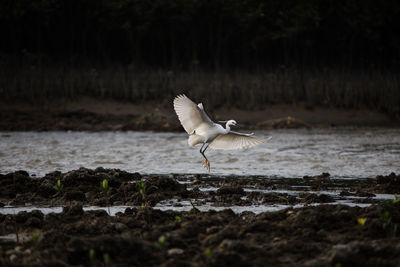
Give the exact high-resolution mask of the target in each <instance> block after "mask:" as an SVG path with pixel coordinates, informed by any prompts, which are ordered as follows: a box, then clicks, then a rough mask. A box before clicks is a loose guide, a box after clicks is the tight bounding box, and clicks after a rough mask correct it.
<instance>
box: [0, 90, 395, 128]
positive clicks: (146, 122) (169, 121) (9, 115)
mask: <svg viewBox="0 0 400 267" xmlns="http://www.w3.org/2000/svg"><path fill="white" fill-rule="evenodd" d="M206 110H207V112H208V113H209V115H210V116H211V118H213V119H214V120H227V119H231V118H234V119H235V120H237V121H239V122H240V123H241V124H243V125H247V128H249V129H256V130H271V129H281V128H315V127H317V128H320V127H331V126H372V127H378V126H379V127H400V121H399V120H398V118H397V119H396V118H392V117H390V116H388V115H387V114H384V113H381V112H378V111H373V110H368V109H344V108H334V107H318V106H316V107H310V106H307V105H305V104H301V103H298V104H296V105H286V104H281V105H273V106H268V107H265V108H264V109H260V110H241V109H237V108H229V107H225V106H221V107H218V108H215V109H214V108H211V107H207V106H206ZM66 130H72V131H117V130H118V131H148V130H151V131H161V132H166V131H183V129H182V127H181V126H180V123H179V121H178V119H177V117H176V115H175V112H174V110H173V108H172V99H171V100H170V101H166V102H165V103H157V102H148V103H143V104H135V103H129V102H123V101H116V100H112V99H93V98H85V97H82V98H80V99H75V100H74V101H72V100H53V101H50V100H49V101H44V102H43V103H39V102H38V103H4V102H2V103H0V131H66Z"/></svg>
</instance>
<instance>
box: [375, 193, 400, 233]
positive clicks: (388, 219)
mask: <svg viewBox="0 0 400 267" xmlns="http://www.w3.org/2000/svg"><path fill="white" fill-rule="evenodd" d="M399 202H400V197H399V196H398V195H397V194H395V195H394V199H389V200H385V201H384V202H383V207H384V209H385V211H384V212H382V213H381V214H380V219H381V222H382V228H383V229H384V230H388V231H389V232H391V233H392V234H394V235H396V233H397V230H398V225H397V224H395V223H393V220H392V214H391V211H392V210H393V209H394V208H395V204H397V203H399Z"/></svg>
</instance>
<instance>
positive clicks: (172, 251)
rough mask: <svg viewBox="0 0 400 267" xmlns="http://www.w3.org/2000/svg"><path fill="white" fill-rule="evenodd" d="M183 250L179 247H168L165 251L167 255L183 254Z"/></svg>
mask: <svg viewBox="0 0 400 267" xmlns="http://www.w3.org/2000/svg"><path fill="white" fill-rule="evenodd" d="M183 252H184V250H183V249H181V248H170V249H168V251H167V254H168V256H174V255H180V254H183Z"/></svg>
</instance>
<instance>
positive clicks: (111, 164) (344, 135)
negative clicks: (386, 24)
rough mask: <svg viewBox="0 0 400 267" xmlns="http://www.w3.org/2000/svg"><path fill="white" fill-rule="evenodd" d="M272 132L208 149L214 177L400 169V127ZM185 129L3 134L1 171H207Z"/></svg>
mask: <svg viewBox="0 0 400 267" xmlns="http://www.w3.org/2000/svg"><path fill="white" fill-rule="evenodd" d="M256 135H258V136H272V139H271V140H270V141H269V142H268V143H265V144H263V145H261V146H258V147H255V148H251V149H248V150H239V151H220V150H212V149H209V150H207V156H208V158H209V160H210V161H211V174H222V175H230V174H234V175H265V176H277V177H302V176H304V175H317V174H320V173H322V172H329V173H330V174H331V175H332V176H334V177H343V178H346V177H349V178H356V177H357V178H366V177H375V176H376V175H378V174H389V173H390V172H397V173H398V172H400V129H379V128H329V129H313V130H275V131H269V132H257V133H256ZM198 150H199V147H196V148H189V147H188V146H187V135H186V134H184V133H152V132H94V133H91V132H7V133H5V132H3V133H0V172H1V173H7V172H11V171H15V170H27V171H28V172H29V173H30V174H35V175H37V176H42V175H44V174H45V173H48V172H51V171H54V170H59V171H63V172H64V171H68V170H72V169H77V168H79V167H87V168H96V167H98V166H103V167H105V168H119V169H123V170H126V171H129V172H141V173H206V170H205V169H204V167H202V157H201V155H200V154H199V151H198Z"/></svg>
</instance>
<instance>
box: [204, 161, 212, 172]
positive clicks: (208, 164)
mask: <svg viewBox="0 0 400 267" xmlns="http://www.w3.org/2000/svg"><path fill="white" fill-rule="evenodd" d="M204 167H206V169H207V170H208V172H210V170H211V168H210V162H209V161H208V159H205V160H204Z"/></svg>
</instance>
